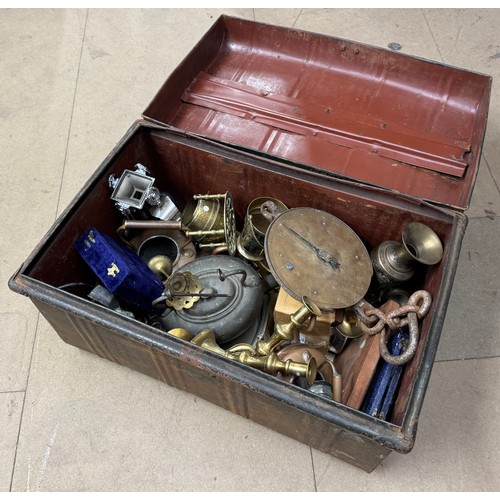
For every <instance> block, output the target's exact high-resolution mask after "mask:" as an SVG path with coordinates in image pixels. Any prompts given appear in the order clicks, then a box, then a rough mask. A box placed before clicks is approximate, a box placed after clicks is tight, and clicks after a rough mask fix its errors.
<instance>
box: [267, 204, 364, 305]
mask: <svg viewBox="0 0 500 500" xmlns="http://www.w3.org/2000/svg"><path fill="white" fill-rule="evenodd" d="M265 252H266V259H267V262H268V263H269V267H270V269H271V272H272V273H273V275H274V277H275V278H276V280H277V281H278V283H279V284H280V285H281V286H282V287H283V288H284V289H285V291H286V292H287V293H288V294H289V295H291V296H292V297H293V298H295V299H297V300H300V297H302V296H304V295H306V296H308V297H311V298H312V299H313V300H314V302H315V303H316V304H318V306H319V308H320V309H321V310H323V311H333V310H334V309H343V308H345V307H350V306H352V305H354V304H355V303H356V302H358V301H359V300H360V299H362V298H363V297H364V296H365V294H366V292H367V290H368V287H369V286H370V281H371V277H372V273H373V268H372V264H371V260H370V256H369V254H368V251H367V250H366V248H365V246H364V245H363V242H362V241H361V240H360V239H359V236H358V235H357V234H356V233H355V232H354V231H353V230H352V229H351V228H350V227H349V226H348V225H347V224H345V223H344V222H342V221H341V220H340V219H338V218H337V217H334V216H333V215H331V214H329V213H327V212H324V211H322V210H317V209H314V208H294V209H292V210H288V211H287V212H285V213H284V214H282V215H280V216H279V217H278V218H277V219H275V220H274V221H273V222H272V223H271V225H270V226H269V229H268V231H267V233H266V239H265Z"/></svg>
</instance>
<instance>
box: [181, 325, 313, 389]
mask: <svg viewBox="0 0 500 500" xmlns="http://www.w3.org/2000/svg"><path fill="white" fill-rule="evenodd" d="M191 342H192V343H193V344H195V345H198V346H200V347H203V348H205V349H208V350H209V351H212V352H216V353H218V354H221V355H222V356H225V357H226V358H229V359H233V360H235V361H239V362H240V363H243V364H245V365H247V366H252V367H253V368H257V369H258V370H261V371H264V372H266V373H270V374H271V375H276V374H277V373H278V372H280V373H283V374H284V375H296V376H298V377H304V378H305V379H306V381H307V384H308V385H311V384H312V383H313V382H314V380H315V379H316V375H317V370H318V367H317V363H316V360H315V359H314V358H311V359H310V360H309V361H308V362H306V363H297V362H294V361H291V360H287V361H281V360H280V359H279V358H278V355H277V354H276V353H271V354H269V355H268V356H259V355H257V354H255V351H254V349H253V348H252V346H250V345H245V344H239V345H238V349H239V350H238V351H237V350H234V349H232V350H227V351H226V350H224V349H222V348H221V347H220V346H219V345H218V344H217V342H216V341H215V334H214V331H213V330H212V329H211V328H205V329H204V330H202V331H201V332H200V333H199V334H198V335H196V337H194V338H193V339H192V340H191Z"/></svg>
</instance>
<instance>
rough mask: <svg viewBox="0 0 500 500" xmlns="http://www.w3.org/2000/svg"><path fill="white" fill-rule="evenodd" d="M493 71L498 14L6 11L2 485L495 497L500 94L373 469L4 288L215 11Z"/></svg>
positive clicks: (1, 44) (0, 250)
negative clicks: (439, 327)
mask: <svg viewBox="0 0 500 500" xmlns="http://www.w3.org/2000/svg"><path fill="white" fill-rule="evenodd" d="M221 12H226V13H229V14H233V15H237V16H240V17H245V18H249V19H256V20H260V21H266V22H270V23H275V24H282V25H286V26H295V27H297V28H301V29H307V30H312V31H317V32H322V33H327V34H332V35H335V36H339V37H344V38H348V39H352V40H357V41H362V42H368V43H372V44H374V45H379V46H382V47H387V44H388V43H390V42H398V43H400V44H401V45H402V51H403V52H405V53H409V54H413V55H418V56H423V57H426V58H430V59H434V60H437V61H442V62H444V63H447V64H450V65H455V66H460V67H464V68H468V69H471V70H476V71H480V72H484V73H488V74H491V75H493V76H494V78H499V77H500V57H499V56H500V35H499V31H498V26H499V25H500V11H499V10H491V11H487V10H418V9H415V10H396V11H393V10H302V9H284V10H276V9H270V10H260V9H227V10H224V11H221V10H213V9H212V10H162V11H151V10H145V11H143V10H90V11H86V10H42V11H37V10H2V11H0V26H1V28H0V49H1V54H2V56H1V62H0V65H1V66H0V68H1V71H0V82H1V86H2V92H1V96H0V115H1V117H2V134H1V135H0V146H1V148H0V149H1V151H2V167H1V168H2V170H1V172H2V190H1V193H2V194H1V196H0V207H1V208H2V214H3V223H2V235H1V238H0V257H1V262H2V265H1V267H0V282H1V283H2V285H1V288H0V324H1V328H0V333H1V340H0V345H1V348H0V428H1V429H2V431H1V436H2V439H1V440H0V490H3V491H9V490H12V491H27V490H29V491H32V490H45V491H56V490H83V491H95V490H129V491H139V490H142V491H144V490H236V491H242V490H276V491H278V490H281V491H289V490H303V491H315V490H317V491H328V490H356V491H360V490H437V491H442V490H452V491H459V490H492V491H495V490H498V489H500V455H499V453H500V451H499V450H500V433H499V431H498V428H499V423H500V418H499V408H500V390H499V387H500V383H499V380H500V358H499V356H500V341H499V335H500V326H499V324H500V321H499V320H500V313H499V310H500V298H499V294H498V291H499V289H500V272H499V268H500V266H499V263H500V259H499V257H498V255H499V252H498V248H499V247H500V231H499V229H500V218H499V217H498V216H497V214H499V213H500V192H499V183H500V141H498V136H499V132H500V98H499V97H500V96H499V92H498V86H497V84H496V81H495V83H494V88H493V95H492V100H491V109H490V118H489V126H488V132H487V137H486V141H485V144H484V150H483V159H482V164H481V168H480V173H479V178H478V182H477V185H476V189H475V194H474V198H473V202H472V206H471V208H470V209H469V210H468V212H467V213H468V215H469V216H470V218H471V219H470V223H469V227H468V230H467V234H466V236H465V242H464V247H463V250H462V254H461V260H460V264H459V267H458V271H457V276H456V280H455V285H454V289H453V294H452V298H451V303H450V306H449V309H448V314H447V319H446V324H445V328H444V331H443V335H442V341H441V343H440V347H439V351H438V361H437V362H436V364H435V367H434V371H433V374H432V377H431V381H430V386H429V389H428V392H427V396H426V400H425V404H424V408H423V411H422V413H421V417H420V427H419V432H418V435H417V442H416V445H415V448H414V449H413V451H412V452H411V453H410V454H409V455H399V454H396V453H393V454H391V455H390V456H389V457H388V458H387V459H386V460H385V461H384V462H383V465H382V466H380V467H379V468H378V469H376V470H375V471H374V472H373V473H372V474H370V475H368V474H366V473H364V472H362V471H360V470H358V469H356V468H354V467H351V466H349V465H347V464H345V463H343V462H341V461H339V460H336V459H333V458H331V457H329V456H327V455H325V454H322V453H320V452H317V451H315V450H311V449H310V448H308V447H307V446H304V445H302V444H299V443H297V442H295V441H293V440H291V439H288V438H286V437H283V436H281V435H279V434H276V433H274V432H271V431H269V430H267V429H266V428H263V427H261V426H259V425H256V424H254V423H252V422H250V421H247V420H245V419H243V418H241V417H238V416H235V415H233V414H231V413H228V412H227V411H225V410H222V409H220V408H218V407H215V406H213V405H211V404H209V403H206V402H204V401H203V400H200V399H198V398H195V397H194V396H192V395H189V394H186V393H183V392H180V391H178V390H175V389H172V388H170V387H168V386H166V385H164V384H162V383H160V382H157V381H156V380H152V379H149V378H147V377H145V376H143V375H140V374H138V373H135V372H132V371H131V370H129V369H127V368H123V367H120V366H117V365H115V364H112V363H109V362H107V361H104V360H101V359H100V358H97V357H95V356H92V355H90V354H88V353H86V352H81V351H79V350H77V349H75V348H74V347H71V346H69V345H67V344H65V343H63V342H62V341H61V340H60V339H59V337H58V336H57V335H56V333H55V332H54V331H53V330H52V328H51V327H50V326H49V325H48V324H47V322H46V321H45V320H44V319H43V318H42V317H40V315H39V314H38V312H37V310H36V309H35V308H34V307H33V306H32V305H31V303H30V302H29V300H28V299H25V298H23V297H21V296H19V295H16V294H14V293H12V292H10V291H9V290H8V289H7V285H6V283H7V280H8V278H9V277H10V276H11V275H12V274H13V273H14V271H15V270H16V269H17V267H18V266H19V265H20V264H21V262H22V260H23V259H24V258H26V256H27V255H28V254H29V253H30V251H31V250H32V249H33V248H34V246H35V244H36V243H37V242H38V241H39V240H40V239H41V238H42V236H43V235H44V234H45V232H46V231H47V230H48V229H49V227H50V226H51V224H52V223H53V222H54V220H55V218H56V216H57V215H58V214H60V213H61V211H62V210H63V209H64V208H65V207H66V205H67V204H68V203H69V202H70V200H71V199H72V197H73V196H74V195H75V194H76V192H77V191H78V190H79V188H80V187H81V186H82V185H83V183H84V181H85V180H86V179H87V178H88V177H89V176H90V174H91V173H92V172H93V171H94V170H95V168H97V166H98V165H99V164H100V162H101V161H102V160H103V159H104V157H105V156H106V155H107V154H108V152H109V151H110V150H111V148H112V147H113V146H114V144H115V143H116V142H117V141H118V140H119V139H120V137H121V136H122V135H123V133H124V132H125V131H126V130H127V128H128V127H129V126H130V124H131V123H132V122H133V121H134V120H135V119H136V118H138V117H140V115H141V112H142V110H143V109H145V107H146V105H147V104H148V102H149V100H150V99H151V98H152V97H153V95H154V94H155V92H156V90H157V89H158V88H159V87H160V85H161V83H162V82H163V81H164V79H165V77H166V76H167V75H168V74H169V73H170V72H171V71H172V70H173V69H174V67H175V66H176V65H177V64H178V63H179V62H180V60H181V59H182V58H183V57H184V56H185V54H186V53H187V52H188V51H189V50H190V48H191V47H192V46H193V45H194V43H195V42H196V41H197V40H198V39H199V38H200V37H201V36H202V35H203V34H204V32H205V31H206V30H207V29H208V28H209V26H210V25H211V24H212V23H213V22H214V21H215V19H216V18H217V17H218V16H219V14H221Z"/></svg>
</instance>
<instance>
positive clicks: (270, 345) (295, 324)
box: [257, 296, 321, 356]
mask: <svg viewBox="0 0 500 500" xmlns="http://www.w3.org/2000/svg"><path fill="white" fill-rule="evenodd" d="M302 303H303V305H302V306H301V307H300V308H299V309H297V311H295V312H294V313H293V314H292V315H290V321H289V322H288V323H277V324H276V326H275V331H274V333H273V334H272V335H271V337H270V338H269V339H268V340H259V342H257V352H258V353H259V354H260V355H261V356H268V355H269V354H271V353H272V352H273V351H275V350H276V348H277V347H278V346H279V345H280V344H282V343H283V342H286V341H288V342H290V341H292V340H293V338H294V335H295V334H296V333H297V331H298V329H299V327H300V326H302V325H303V324H304V323H305V322H306V321H307V320H308V319H310V318H312V317H313V316H320V315H321V311H320V309H319V307H318V306H317V305H316V304H315V303H314V302H313V301H312V300H311V299H310V298H309V297H306V296H304V297H302Z"/></svg>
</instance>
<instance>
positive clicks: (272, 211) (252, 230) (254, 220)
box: [237, 197, 288, 262]
mask: <svg viewBox="0 0 500 500" xmlns="http://www.w3.org/2000/svg"><path fill="white" fill-rule="evenodd" d="M286 210H288V207H287V206H286V205H285V204H284V203H282V202H281V201H279V200H276V199H274V198H267V197H261V198H255V199H254V200H252V201H251V202H250V204H249V205H248V207H247V213H246V216H245V221H244V223H243V229H242V231H241V234H240V235H239V236H238V241H237V248H238V252H239V253H240V254H241V255H242V256H243V257H244V258H245V259H247V260H250V261H253V262H259V261H262V260H263V259H264V238H265V236H266V231H267V229H268V227H269V225H270V224H271V222H272V221H273V220H274V219H275V218H276V217H278V216H279V215H280V214H281V213H283V212H285V211H286Z"/></svg>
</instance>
